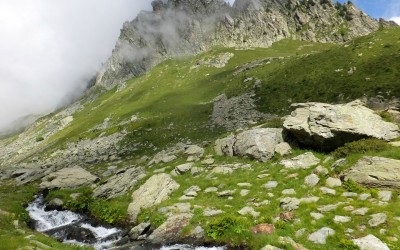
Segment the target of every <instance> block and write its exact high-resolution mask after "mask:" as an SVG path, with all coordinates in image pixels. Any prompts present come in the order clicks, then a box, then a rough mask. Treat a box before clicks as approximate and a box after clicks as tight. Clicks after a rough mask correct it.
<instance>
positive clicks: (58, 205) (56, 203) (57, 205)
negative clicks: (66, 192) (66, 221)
mask: <svg viewBox="0 0 400 250" xmlns="http://www.w3.org/2000/svg"><path fill="white" fill-rule="evenodd" d="M63 206H64V201H63V200H61V199H59V198H54V199H52V200H51V201H50V202H49V204H48V205H47V207H46V208H47V209H49V210H60V209H62V207H63Z"/></svg>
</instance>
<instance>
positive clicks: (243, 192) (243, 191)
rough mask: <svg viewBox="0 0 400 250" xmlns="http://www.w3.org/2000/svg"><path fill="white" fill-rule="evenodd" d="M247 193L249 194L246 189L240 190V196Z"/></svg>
mask: <svg viewBox="0 0 400 250" xmlns="http://www.w3.org/2000/svg"><path fill="white" fill-rule="evenodd" d="M249 193H250V190H248V189H242V190H240V196H247V195H248V194H249Z"/></svg>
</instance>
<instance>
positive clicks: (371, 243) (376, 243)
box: [353, 234, 390, 250]
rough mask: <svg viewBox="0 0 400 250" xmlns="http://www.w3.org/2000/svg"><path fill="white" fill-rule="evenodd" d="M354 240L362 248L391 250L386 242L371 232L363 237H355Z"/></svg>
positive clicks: (365, 249) (367, 249)
mask: <svg viewBox="0 0 400 250" xmlns="http://www.w3.org/2000/svg"><path fill="white" fill-rule="evenodd" d="M353 242H354V244H355V245H356V246H358V247H359V248H360V250H390V248H389V247H388V246H387V245H386V244H385V243H383V242H382V241H381V240H380V239H378V238H377V237H375V236H373V235H371V234H369V235H367V236H365V237H363V238H359V239H354V240H353Z"/></svg>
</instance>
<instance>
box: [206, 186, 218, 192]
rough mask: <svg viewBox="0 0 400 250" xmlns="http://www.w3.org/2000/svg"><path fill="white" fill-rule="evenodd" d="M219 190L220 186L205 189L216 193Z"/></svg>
mask: <svg viewBox="0 0 400 250" xmlns="http://www.w3.org/2000/svg"><path fill="white" fill-rule="evenodd" d="M216 192H218V188H216V187H208V188H206V189H205V190H204V193H216Z"/></svg>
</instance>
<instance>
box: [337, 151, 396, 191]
mask: <svg viewBox="0 0 400 250" xmlns="http://www.w3.org/2000/svg"><path fill="white" fill-rule="evenodd" d="M342 179H344V180H349V179H351V180H353V181H355V182H357V183H359V184H361V185H363V186H366V187H374V188H389V189H398V190H399V189H400V160H394V159H388V158H383V157H369V156H365V157H363V158H361V159H360V160H359V161H358V162H357V163H356V164H355V165H354V166H353V167H351V168H349V169H348V170H346V171H344V172H343V173H342Z"/></svg>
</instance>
